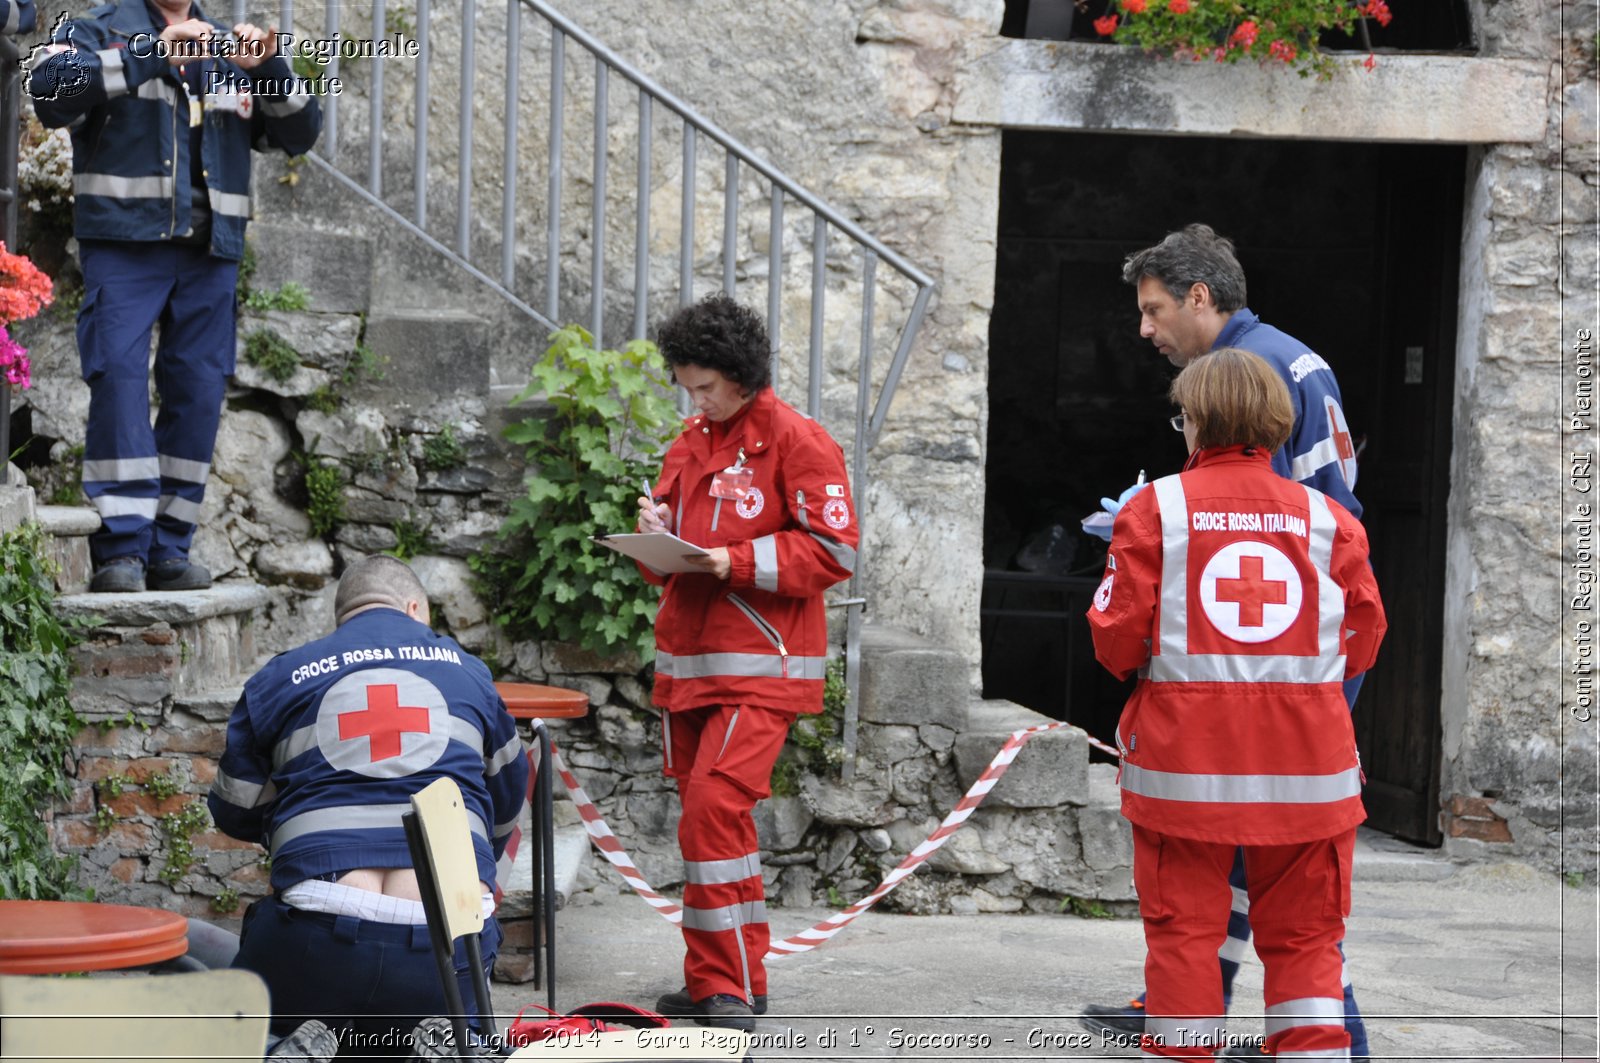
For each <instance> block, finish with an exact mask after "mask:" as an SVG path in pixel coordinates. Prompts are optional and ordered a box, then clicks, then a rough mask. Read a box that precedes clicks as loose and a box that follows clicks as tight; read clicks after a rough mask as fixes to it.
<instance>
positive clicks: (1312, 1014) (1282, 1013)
mask: <svg viewBox="0 0 1600 1063" xmlns="http://www.w3.org/2000/svg"><path fill="white" fill-rule="evenodd" d="M1266 1017H1267V1036H1268V1037H1271V1036H1272V1035H1273V1034H1275V1033H1282V1032H1283V1031H1285V1030H1292V1029H1294V1028H1295V1027H1297V1026H1338V1027H1340V1028H1341V1029H1343V1027H1344V998H1342V997H1301V998H1300V999H1299V1000H1285V1001H1283V1002H1282V1003H1279V1004H1269V1005H1268V1006H1267V1010H1266Z"/></svg>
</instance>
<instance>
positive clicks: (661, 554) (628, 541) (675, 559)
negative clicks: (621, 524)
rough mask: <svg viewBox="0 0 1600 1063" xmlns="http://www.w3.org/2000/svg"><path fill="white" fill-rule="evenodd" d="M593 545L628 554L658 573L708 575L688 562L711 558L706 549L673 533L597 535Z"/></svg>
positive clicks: (592, 540)
mask: <svg viewBox="0 0 1600 1063" xmlns="http://www.w3.org/2000/svg"><path fill="white" fill-rule="evenodd" d="M590 541H591V542H596V543H599V544H600V545H601V546H606V547H610V548H611V549H612V550H615V551H616V552H617V553H619V554H626V555H627V556H629V557H631V558H633V559H634V560H635V561H638V562H640V563H642V564H645V565H648V566H649V567H650V568H652V569H654V570H655V571H657V572H704V571H705V569H703V568H700V567H698V566H696V565H691V564H690V563H689V561H688V558H691V557H710V556H711V555H710V553H709V552H707V551H706V549H705V548H704V547H700V546H696V545H695V544H694V543H691V542H689V541H688V540H686V539H680V538H678V537H677V536H676V535H673V534H672V533H671V532H630V533H629V534H626V535H596V536H592V537H591V540H590Z"/></svg>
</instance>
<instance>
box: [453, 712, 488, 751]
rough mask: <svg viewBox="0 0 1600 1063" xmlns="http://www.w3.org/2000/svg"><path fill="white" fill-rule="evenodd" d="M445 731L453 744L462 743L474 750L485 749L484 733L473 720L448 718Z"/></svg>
mask: <svg viewBox="0 0 1600 1063" xmlns="http://www.w3.org/2000/svg"><path fill="white" fill-rule="evenodd" d="M445 731H446V732H447V733H448V734H449V736H450V740H451V741H453V742H460V743H461V744H462V745H467V746H471V747H472V748H473V749H482V748H483V732H482V731H480V730H479V729H478V725H477V724H475V723H473V722H472V721H471V720H464V719H462V718H461V717H460V716H449V717H446V723H445Z"/></svg>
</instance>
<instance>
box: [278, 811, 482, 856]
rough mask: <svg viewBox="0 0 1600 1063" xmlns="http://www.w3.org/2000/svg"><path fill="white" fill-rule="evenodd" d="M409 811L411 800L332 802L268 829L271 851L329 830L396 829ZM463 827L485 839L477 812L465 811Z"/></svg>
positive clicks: (291, 817)
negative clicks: (367, 803)
mask: <svg viewBox="0 0 1600 1063" xmlns="http://www.w3.org/2000/svg"><path fill="white" fill-rule="evenodd" d="M409 811H411V802H409V801H407V802H406V803H405V804H399V805H334V806H332V807H329V808H318V809H314V810H313V811H310V812H302V813H300V814H299V815H298V816H290V817H289V818H288V819H286V820H284V821H283V822H282V823H280V824H278V829H277V830H275V831H273V832H272V845H271V851H272V852H274V853H276V852H277V851H278V850H279V849H281V848H283V846H285V845H287V844H288V843H289V842H292V841H294V840H295V839H296V838H300V837H304V836H305V835H307V834H316V833H319V832H321V831H330V830H375V829H382V828H385V827H394V828H395V829H397V830H398V829H399V828H400V817H401V816H402V815H404V814H405V813H407V812H409ZM467 826H468V827H469V828H471V830H472V833H474V834H476V835H477V836H478V837H480V838H483V839H485V840H487V839H488V837H489V830H488V828H487V827H485V826H484V825H483V820H482V819H479V818H478V815H477V813H475V812H472V811H471V810H468V812H467Z"/></svg>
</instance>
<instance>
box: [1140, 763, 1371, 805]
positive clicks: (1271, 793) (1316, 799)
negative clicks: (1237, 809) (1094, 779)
mask: <svg viewBox="0 0 1600 1063" xmlns="http://www.w3.org/2000/svg"><path fill="white" fill-rule="evenodd" d="M1122 788H1123V789H1124V790H1127V791H1128V792H1129V793H1133V794H1138V795H1140V796H1141V797H1152V798H1158V799H1160V800H1162V801H1213V802H1220V803H1225V804H1290V805H1323V804H1332V803H1334V802H1336V801H1344V800H1347V799H1348V798H1351V797H1355V796H1357V795H1358V794H1360V793H1361V772H1360V770H1359V769H1357V768H1348V769H1346V770H1344V771H1338V772H1334V773H1333V774H1332V775H1190V774H1185V773H1182V772H1175V771H1155V770H1153V769H1151V768H1141V767H1140V766H1139V765H1137V764H1129V763H1127V762H1126V761H1124V762H1123V765H1122Z"/></svg>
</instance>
